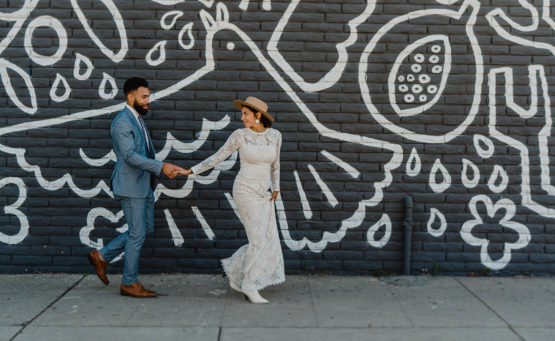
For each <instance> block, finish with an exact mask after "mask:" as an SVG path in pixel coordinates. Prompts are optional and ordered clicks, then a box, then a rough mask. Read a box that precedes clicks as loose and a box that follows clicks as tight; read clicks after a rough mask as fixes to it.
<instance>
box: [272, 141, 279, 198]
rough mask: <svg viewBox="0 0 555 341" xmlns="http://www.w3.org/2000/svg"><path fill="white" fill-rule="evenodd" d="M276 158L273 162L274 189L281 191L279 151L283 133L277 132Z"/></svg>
mask: <svg viewBox="0 0 555 341" xmlns="http://www.w3.org/2000/svg"><path fill="white" fill-rule="evenodd" d="M277 133H278V134H277V142H276V159H275V160H274V162H272V170H271V172H272V190H273V191H279V171H280V166H279V151H280V150H281V133H280V132H279V131H278V132H277Z"/></svg>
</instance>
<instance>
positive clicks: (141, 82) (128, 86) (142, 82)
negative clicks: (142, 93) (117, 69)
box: [123, 77, 148, 96]
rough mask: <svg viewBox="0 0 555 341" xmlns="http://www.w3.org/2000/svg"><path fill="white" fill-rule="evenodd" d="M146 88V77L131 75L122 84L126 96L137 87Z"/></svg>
mask: <svg viewBox="0 0 555 341" xmlns="http://www.w3.org/2000/svg"><path fill="white" fill-rule="evenodd" d="M140 87H143V88H148V82H147V81H146V79H143V78H139V77H131V78H129V79H128V80H126V81H125V83H124V84H123V93H124V94H125V96H127V94H128V93H130V92H131V91H133V90H137V89H138V88H140Z"/></svg>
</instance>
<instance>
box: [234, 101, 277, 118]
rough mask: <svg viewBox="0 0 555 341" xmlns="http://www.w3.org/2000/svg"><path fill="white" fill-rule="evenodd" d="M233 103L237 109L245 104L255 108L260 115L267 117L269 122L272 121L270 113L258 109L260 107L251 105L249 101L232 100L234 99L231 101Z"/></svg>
mask: <svg viewBox="0 0 555 341" xmlns="http://www.w3.org/2000/svg"><path fill="white" fill-rule="evenodd" d="M233 105H235V107H236V108H237V109H239V110H241V108H242V107H243V106H246V107H249V108H253V109H255V110H256V111H257V112H260V113H261V114H262V115H264V116H265V117H266V118H267V119H269V120H270V122H272V123H273V122H274V118H273V117H272V116H271V115H270V114H268V113H267V112H265V111H264V110H262V109H260V108H259V107H257V106H256V105H252V104H251V103H248V102H245V101H242V100H240V99H236V100H234V101H233Z"/></svg>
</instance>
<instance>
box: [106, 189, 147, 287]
mask: <svg viewBox="0 0 555 341" xmlns="http://www.w3.org/2000/svg"><path fill="white" fill-rule="evenodd" d="M116 199H117V200H119V201H120V203H121V207H122V209H123V215H124V216H125V220H126V221H127V227H128V229H127V231H126V232H124V233H122V234H120V235H119V236H118V237H117V238H116V239H114V240H112V241H111V242H110V243H109V244H108V245H106V246H104V247H103V248H102V249H101V250H100V255H101V256H102V257H103V258H104V259H105V260H106V261H108V262H111V261H112V260H113V259H114V258H116V257H117V256H118V255H119V254H121V253H122V252H124V251H125V257H124V258H123V259H124V262H123V278H122V280H121V282H122V284H124V285H131V284H133V283H134V282H136V281H137V280H138V276H137V273H138V271H139V257H140V254H141V248H142V246H143V243H144V240H145V237H146V235H147V234H149V233H152V232H153V231H154V194H153V192H152V190H150V191H149V193H148V195H147V197H146V198H128V197H120V196H116Z"/></svg>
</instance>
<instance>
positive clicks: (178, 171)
mask: <svg viewBox="0 0 555 341" xmlns="http://www.w3.org/2000/svg"><path fill="white" fill-rule="evenodd" d="M162 173H164V175H166V176H167V177H168V178H170V179H173V178H175V177H176V176H178V175H190V174H191V173H192V171H191V170H190V169H184V168H181V167H179V166H177V165H174V164H173V163H168V162H164V164H163V165H162Z"/></svg>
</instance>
